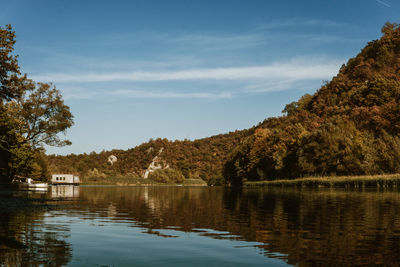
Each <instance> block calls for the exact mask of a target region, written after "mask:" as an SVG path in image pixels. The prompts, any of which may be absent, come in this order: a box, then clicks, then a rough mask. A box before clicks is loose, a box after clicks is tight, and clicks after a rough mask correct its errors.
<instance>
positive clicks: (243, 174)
mask: <svg viewBox="0 0 400 267" xmlns="http://www.w3.org/2000/svg"><path fill="white" fill-rule="evenodd" d="M382 34H383V36H382V38H381V39H379V40H375V41H372V42H370V43H368V44H367V46H366V47H365V48H364V49H362V51H361V52H360V53H359V54H358V55H357V56H356V57H355V58H351V59H350V60H349V61H348V62H347V64H346V65H343V66H342V67H341V69H340V70H339V73H338V74H337V75H336V76H335V77H334V78H333V79H332V80H331V81H330V82H327V83H326V84H325V85H323V86H322V87H321V88H320V89H319V90H318V91H317V92H316V93H315V94H314V95H304V96H303V97H301V98H300V99H299V101H297V102H293V103H290V104H288V105H287V106H286V107H285V109H284V110H283V114H284V115H283V116H282V117H278V118H269V119H267V120H265V121H264V122H262V123H261V124H260V125H259V127H258V128H257V129H256V130H255V131H254V134H252V135H250V136H248V137H247V138H245V139H244V140H243V142H242V143H241V145H240V146H238V147H237V148H235V150H234V151H233V152H232V153H231V155H230V156H229V159H228V161H227V162H226V163H225V165H224V176H225V178H226V182H227V183H229V184H241V183H242V182H243V181H245V180H253V181H258V180H274V179H280V178H296V177H301V176H314V175H323V176H324V175H362V174H382V173H398V172H400V137H399V134H400V27H399V25H398V24H390V23H387V24H386V25H385V26H384V27H383V28H382Z"/></svg>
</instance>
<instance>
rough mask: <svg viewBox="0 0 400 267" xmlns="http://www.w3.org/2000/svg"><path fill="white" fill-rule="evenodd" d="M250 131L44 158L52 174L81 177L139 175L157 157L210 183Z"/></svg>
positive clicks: (217, 180) (219, 175)
mask: <svg viewBox="0 0 400 267" xmlns="http://www.w3.org/2000/svg"><path fill="white" fill-rule="evenodd" d="M253 131H254V129H249V130H243V131H235V132H231V133H228V134H220V135H216V136H212V137H208V138H204V139H198V140H195V141H188V140H184V141H178V140H177V141H169V140H167V139H156V140H150V141H149V142H146V143H143V144H141V145H139V146H137V147H134V148H132V149H128V150H112V151H104V152H101V153H95V152H92V153H90V154H80V155H75V154H71V155H67V156H55V155H49V156H48V157H47V159H48V162H49V169H50V171H51V172H53V173H57V172H69V173H76V174H79V175H81V176H82V177H83V178H85V177H89V176H120V175H123V176H133V177H138V176H140V177H142V176H143V175H144V173H145V170H146V169H147V168H148V166H149V165H150V163H151V162H152V161H153V159H154V158H155V157H156V156H158V163H159V164H160V165H162V167H166V166H167V165H168V166H169V167H170V168H172V169H175V170H178V171H180V172H181V173H182V174H183V176H184V177H185V178H202V179H203V180H205V181H207V182H209V183H213V184H214V183H219V182H221V178H222V166H223V164H224V162H225V161H226V159H227V156H228V154H229V152H230V151H232V149H233V148H234V147H236V146H238V145H239V144H240V141H241V140H242V139H244V137H246V136H248V135H250V134H252V133H253ZM161 149H162V152H161V153H160V150H161ZM111 155H114V156H115V157H116V159H117V160H116V162H114V163H113V164H111V163H110V162H109V161H108V158H109V157H110V156H111Z"/></svg>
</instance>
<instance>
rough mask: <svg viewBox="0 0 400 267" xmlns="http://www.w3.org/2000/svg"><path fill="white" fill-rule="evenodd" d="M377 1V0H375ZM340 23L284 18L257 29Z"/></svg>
mask: <svg viewBox="0 0 400 267" xmlns="http://www.w3.org/2000/svg"><path fill="white" fill-rule="evenodd" d="M377 1H378V0H377ZM341 25H342V24H341V23H339V22H336V21H332V20H319V19H300V18H293V19H286V20H281V21H274V22H270V23H266V24H264V25H261V26H259V27H258V28H257V29H259V30H272V29H280V28H288V27H298V26H319V27H320V26H323V27H337V26H341Z"/></svg>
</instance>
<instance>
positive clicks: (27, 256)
mask: <svg viewBox="0 0 400 267" xmlns="http://www.w3.org/2000/svg"><path fill="white" fill-rule="evenodd" d="M42 216H43V212H37V211H36V212H25V211H24V212H22V211H20V212H15V213H1V214H0V266H36V265H46V266H61V265H66V264H67V263H68V262H69V260H70V259H71V248H70V245H69V244H68V243H66V242H65V241H64V240H63V239H64V238H66V236H65V235H63V234H62V233H65V232H66V231H68V229H57V228H53V229H43V227H44V225H43V219H42Z"/></svg>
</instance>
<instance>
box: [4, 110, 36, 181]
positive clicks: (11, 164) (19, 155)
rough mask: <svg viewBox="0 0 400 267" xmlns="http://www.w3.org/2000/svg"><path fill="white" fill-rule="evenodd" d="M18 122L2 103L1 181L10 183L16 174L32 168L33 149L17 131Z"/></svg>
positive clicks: (23, 173)
mask: <svg viewBox="0 0 400 267" xmlns="http://www.w3.org/2000/svg"><path fill="white" fill-rule="evenodd" d="M15 124H16V122H15V120H13V119H12V118H11V117H10V116H8V115H7V113H6V109H5V108H4V106H3V105H2V104H1V103H0V183H1V184H7V183H10V182H11V180H12V179H13V177H14V175H16V174H19V175H27V174H28V173H30V171H31V170H32V164H33V162H32V160H33V151H32V149H31V147H30V145H29V143H28V142H27V140H26V139H25V138H23V137H22V136H21V135H20V134H18V133H17V132H16V130H15V129H16V126H15Z"/></svg>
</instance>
